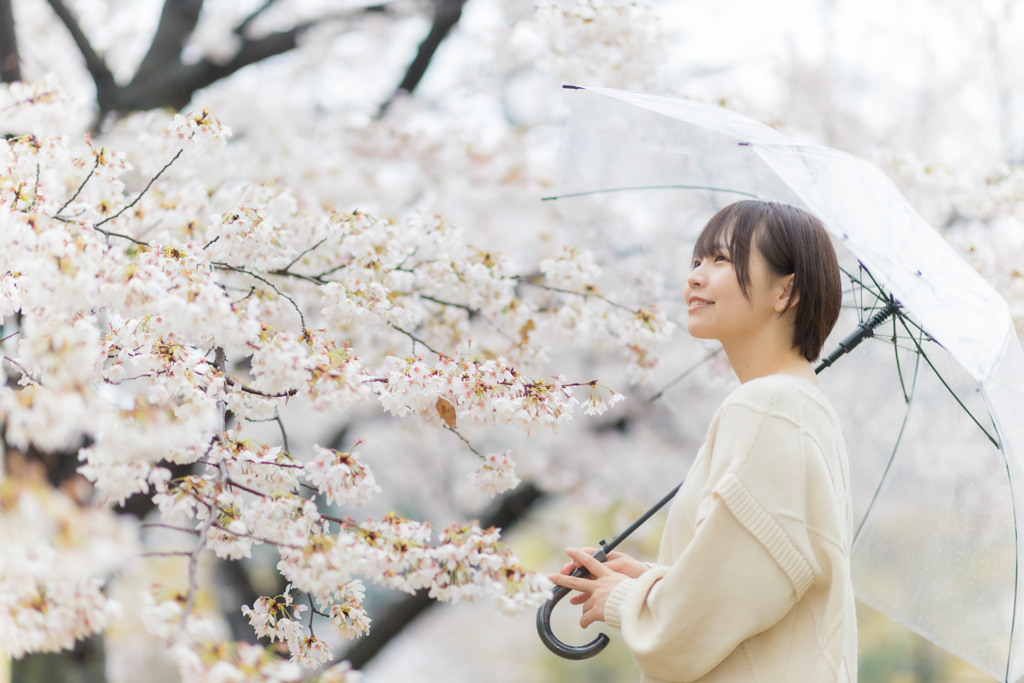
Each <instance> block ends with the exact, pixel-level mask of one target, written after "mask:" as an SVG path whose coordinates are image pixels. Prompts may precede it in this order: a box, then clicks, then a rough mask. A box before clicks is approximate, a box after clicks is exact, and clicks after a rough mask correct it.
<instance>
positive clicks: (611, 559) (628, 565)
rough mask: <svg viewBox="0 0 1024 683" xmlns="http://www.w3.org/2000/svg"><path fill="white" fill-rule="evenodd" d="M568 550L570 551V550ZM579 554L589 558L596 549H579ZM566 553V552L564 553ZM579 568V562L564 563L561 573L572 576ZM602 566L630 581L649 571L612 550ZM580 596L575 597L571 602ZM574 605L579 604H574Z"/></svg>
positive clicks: (644, 566)
mask: <svg viewBox="0 0 1024 683" xmlns="http://www.w3.org/2000/svg"><path fill="white" fill-rule="evenodd" d="M569 550H572V548H570V549H569ZM580 551H581V552H584V553H586V554H587V555H589V556H593V555H594V553H596V552H597V548H580ZM566 552H568V550H567V551H566ZM579 566H580V563H579V562H566V563H565V565H564V566H563V567H562V573H563V574H566V575H569V574H572V572H573V570H574V569H576V568H577V567H579ZM604 566H606V567H608V568H609V569H611V570H612V571H613V572H618V573H620V574H625V575H626V576H628V577H629V578H631V579H635V578H637V577H639V576H640V575H641V574H643V573H644V572H645V571H647V570H648V569H650V567H648V566H647V565H646V564H644V563H643V562H640V561H639V560H634V559H633V558H632V557H630V556H629V555H627V554H626V553H620V552H618V551H617V550H613V551H611V552H610V553H608V561H607V562H605V563H604ZM578 597H580V596H578V595H577V596H575V597H574V598H573V600H575V599H576V598H578ZM573 604H574V605H576V604H579V603H576V602H574V603H573Z"/></svg>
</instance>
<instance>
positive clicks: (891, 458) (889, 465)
mask: <svg viewBox="0 0 1024 683" xmlns="http://www.w3.org/2000/svg"><path fill="white" fill-rule="evenodd" d="M918 363H920V357H919V358H918ZM916 385H917V371H916V370H915V372H914V383H913V384H912V385H911V387H910V394H911V396H913V394H914V389H915V387H916ZM909 418H910V401H909V400H908V401H907V409H906V410H905V411H904V412H903V424H901V425H900V433H899V435H897V437H896V443H894V444H893V446H892V453H890V454H889V462H887V463H886V464H885V471H884V472H882V476H881V478H880V479H879V480H878V486H877V487H875V495H873V496H871V502H870V503H869V504H868V509H867V510H865V511H864V516H863V517H862V518H861V520H860V524H858V525H857V532H856V533H854V534H853V540H852V541H851V542H850V547H851V548H852V547H853V545H854V544H855V543H856V542H857V539H858V538H859V537H860V532H861V530H862V529H863V528H864V524H865V523H867V521H868V517H870V516H871V510H872V509H873V508H874V507H875V501H877V500H878V494H879V493H881V491H882V485H883V484H885V478H886V477H887V476H888V475H889V469H890V468H892V463H893V461H894V460H895V459H896V451H897V450H899V447H900V442H901V441H902V440H903V432H904V431H906V429H907V420H908V419H909Z"/></svg>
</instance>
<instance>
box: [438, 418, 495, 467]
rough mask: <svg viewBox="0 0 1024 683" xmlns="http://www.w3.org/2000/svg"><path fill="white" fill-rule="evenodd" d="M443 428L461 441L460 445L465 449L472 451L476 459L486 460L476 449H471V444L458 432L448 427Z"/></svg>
mask: <svg viewBox="0 0 1024 683" xmlns="http://www.w3.org/2000/svg"><path fill="white" fill-rule="evenodd" d="M444 428H445V429H447V430H448V431H449V432H451V433H452V434H454V435H455V436H457V437H459V438H460V439H462V443H464V444H466V447H467V448H469V450H471V451H473V453H474V454H476V456H477V457H478V458H480V459H481V460H486V458H484V456H483V455H482V454H481V453H480V451H478V450H477V449H475V448H473V444H471V443H470V442H469V441H468V440H467V439H466V437H464V436H463V435H462V434H459V430H457V429H453V428H452V427H449V426H448V425H445V426H444Z"/></svg>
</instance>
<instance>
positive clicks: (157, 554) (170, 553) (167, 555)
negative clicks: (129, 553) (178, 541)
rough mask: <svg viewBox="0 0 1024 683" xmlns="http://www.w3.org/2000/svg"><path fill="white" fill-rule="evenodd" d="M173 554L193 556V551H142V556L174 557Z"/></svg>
mask: <svg viewBox="0 0 1024 683" xmlns="http://www.w3.org/2000/svg"><path fill="white" fill-rule="evenodd" d="M173 556H180V557H192V553H190V552H187V551H184V550H183V551H179V552H153V553H142V555H141V557H173Z"/></svg>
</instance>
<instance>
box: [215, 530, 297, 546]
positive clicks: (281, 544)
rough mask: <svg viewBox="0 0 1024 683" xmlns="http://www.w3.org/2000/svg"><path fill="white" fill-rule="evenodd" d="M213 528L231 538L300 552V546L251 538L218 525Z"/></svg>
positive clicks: (261, 538) (255, 537) (267, 539)
mask: <svg viewBox="0 0 1024 683" xmlns="http://www.w3.org/2000/svg"><path fill="white" fill-rule="evenodd" d="M213 528H215V529H220V530H221V531H223V532H224V533H228V534H231V535H233V536H238V537H240V538H251V539H252V540H254V541H259V542H260V543H266V544H267V545H272V546H277V547H279V548H291V549H292V550H302V546H301V545H291V544H289V543H279V542H278V541H271V540H270V539H269V538H263V537H262V536H253V535H252V534H243V533H241V532H240V531H232V530H231V529H228V528H227V527H224V526H221V525H220V524H214V525H213Z"/></svg>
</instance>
